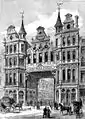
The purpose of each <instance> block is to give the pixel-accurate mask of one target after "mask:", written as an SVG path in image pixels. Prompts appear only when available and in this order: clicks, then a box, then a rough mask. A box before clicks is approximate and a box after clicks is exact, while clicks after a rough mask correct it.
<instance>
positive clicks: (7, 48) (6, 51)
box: [6, 46, 8, 54]
mask: <svg viewBox="0 0 85 119" xmlns="http://www.w3.org/2000/svg"><path fill="white" fill-rule="evenodd" d="M6 53H7V54H8V46H6Z"/></svg>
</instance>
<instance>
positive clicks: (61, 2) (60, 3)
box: [57, 1, 63, 12]
mask: <svg viewBox="0 0 85 119" xmlns="http://www.w3.org/2000/svg"><path fill="white" fill-rule="evenodd" d="M62 4H63V1H58V2H57V6H58V11H59V12H60V7H61V5H62Z"/></svg>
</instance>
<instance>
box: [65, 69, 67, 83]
mask: <svg viewBox="0 0 85 119" xmlns="http://www.w3.org/2000/svg"><path fill="white" fill-rule="evenodd" d="M65 72H66V75H65V78H66V80H65V82H67V67H66V68H65Z"/></svg>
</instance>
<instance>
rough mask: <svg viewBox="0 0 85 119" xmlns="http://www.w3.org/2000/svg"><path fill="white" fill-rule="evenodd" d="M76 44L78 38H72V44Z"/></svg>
mask: <svg viewBox="0 0 85 119" xmlns="http://www.w3.org/2000/svg"><path fill="white" fill-rule="evenodd" d="M75 43H76V38H75V36H73V38H72V44H73V45H75Z"/></svg>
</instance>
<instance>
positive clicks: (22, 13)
mask: <svg viewBox="0 0 85 119" xmlns="http://www.w3.org/2000/svg"><path fill="white" fill-rule="evenodd" d="M20 14H21V15H22V16H21V18H22V20H23V18H24V11H22V12H20Z"/></svg>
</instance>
